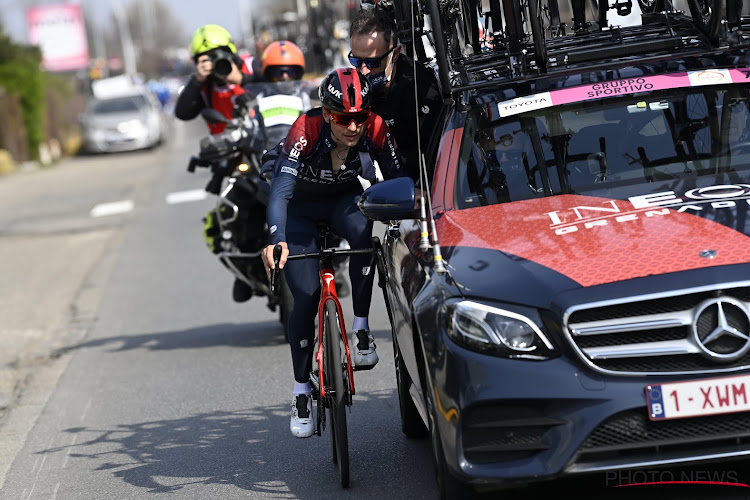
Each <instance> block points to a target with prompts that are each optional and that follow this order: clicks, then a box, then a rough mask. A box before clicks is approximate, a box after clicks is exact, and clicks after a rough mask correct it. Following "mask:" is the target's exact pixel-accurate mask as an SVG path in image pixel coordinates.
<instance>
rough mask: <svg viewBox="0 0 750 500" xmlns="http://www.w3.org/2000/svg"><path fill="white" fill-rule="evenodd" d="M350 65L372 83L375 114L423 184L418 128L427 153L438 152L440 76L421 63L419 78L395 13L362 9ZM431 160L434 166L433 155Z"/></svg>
mask: <svg viewBox="0 0 750 500" xmlns="http://www.w3.org/2000/svg"><path fill="white" fill-rule="evenodd" d="M349 34H350V37H351V52H349V62H350V63H351V64H352V66H354V67H355V68H357V69H358V70H359V71H360V72H362V74H363V75H365V76H367V77H368V78H369V80H370V83H371V84H372V89H373V101H372V111H373V113H376V114H378V115H380V116H381V117H382V118H383V120H385V122H386V124H387V125H388V126H389V127H390V129H391V132H392V134H393V137H394V138H395V140H396V143H398V145H399V149H400V150H401V155H402V158H403V162H404V166H405V168H406V171H407V172H408V174H409V176H410V177H411V178H412V179H414V180H415V182H416V181H419V151H418V148H417V124H419V130H420V135H421V145H422V151H424V152H425V155H427V152H428V151H435V150H436V149H437V148H436V147H431V146H430V144H429V142H430V139H431V137H432V135H433V133H434V132H435V131H436V130H435V126H436V125H437V124H438V123H440V120H439V119H438V118H439V115H440V113H441V109H442V97H441V95H440V89H439V87H438V83H437V80H436V79H435V75H434V74H433V73H432V72H431V71H430V70H428V69H427V68H425V67H424V66H423V65H421V64H417V65H416V73H415V72H414V66H413V62H412V60H411V59H409V58H408V56H406V54H404V53H402V52H401V46H400V45H398V39H397V37H396V24H395V19H394V16H393V14H392V13H388V12H386V11H384V10H382V9H379V8H371V9H367V10H360V11H359V12H357V14H356V15H355V16H354V18H353V19H352V23H351V26H350V28H349ZM415 74H416V80H417V103H418V104H419V119H417V106H416V104H415V102H414V78H415ZM426 160H428V163H427V165H430V163H429V160H430V158H429V155H427V158H426Z"/></svg>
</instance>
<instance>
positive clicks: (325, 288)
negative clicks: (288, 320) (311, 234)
mask: <svg viewBox="0 0 750 500" xmlns="http://www.w3.org/2000/svg"><path fill="white" fill-rule="evenodd" d="M324 260H325V261H328V260H332V259H322V260H321V264H320V273H319V275H320V287H321V290H320V304H318V318H319V320H318V349H317V351H316V352H315V361H316V362H317V363H318V370H319V371H318V373H319V377H320V397H322V398H325V397H326V389H325V387H326V386H325V372H324V370H323V345H324V344H323V343H324V341H325V339H324V338H323V334H324V331H325V324H324V322H323V319H322V318H323V313H324V311H325V308H326V302H328V301H332V302H333V303H334V305H335V306H336V312H337V313H338V321H339V330H341V338H342V340H343V341H344V348H345V350H346V371H347V373H348V375H349V377H348V378H349V393H350V394H351V395H352V396H354V370H353V368H352V362H351V356H350V355H349V341H348V338H347V335H346V326H344V314H343V311H342V310H341V302H339V298H338V295H336V285H335V273H334V270H333V264H332V263H331V262H324ZM331 341H334V342H335V339H331Z"/></svg>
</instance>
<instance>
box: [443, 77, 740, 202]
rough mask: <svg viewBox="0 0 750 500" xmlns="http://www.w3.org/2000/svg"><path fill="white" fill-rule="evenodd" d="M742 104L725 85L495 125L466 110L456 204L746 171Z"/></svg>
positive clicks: (534, 114) (550, 111)
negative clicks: (467, 113)
mask: <svg viewBox="0 0 750 500" xmlns="http://www.w3.org/2000/svg"><path fill="white" fill-rule="evenodd" d="M749 97H750V86H745V85H733V86H731V87H730V86H712V87H701V88H697V89H696V88H680V89H669V90H665V91H654V92H648V93H643V94H639V95H637V96H632V95H631V96H627V97H619V98H613V99H605V100H597V101H585V102H577V103H573V104H569V105H564V106H555V107H549V108H546V109H541V110H536V111H531V112H527V113H524V114H520V115H515V116H512V117H509V118H505V119H502V120H497V121H489V120H488V119H487V118H486V115H487V113H486V112H485V110H481V109H478V110H475V113H474V114H473V115H470V116H469V118H468V120H467V124H466V127H465V135H464V137H465V140H464V144H463V145H462V150H461V160H460V162H459V166H458V169H457V179H456V184H455V206H456V208H459V209H460V208H469V207H475V206H482V205H492V204H496V203H505V202H509V201H518V200H526V199H530V198H536V197H542V196H549V195H555V194H561V193H591V192H594V191H600V190H603V189H604V190H606V189H612V188H615V187H618V186H625V185H633V184H642V183H647V182H654V181H669V180H683V179H690V178H696V177H699V176H706V175H717V174H721V173H731V172H736V171H738V170H746V169H750V123H748V119H750V112H749V111H748V109H749V108H748V106H749V103H748V100H749ZM540 167H541V168H540Z"/></svg>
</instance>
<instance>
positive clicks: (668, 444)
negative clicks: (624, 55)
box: [363, 49, 750, 489]
mask: <svg viewBox="0 0 750 500" xmlns="http://www.w3.org/2000/svg"><path fill="white" fill-rule="evenodd" d="M748 75H750V54H748V53H747V52H746V51H745V50H740V49H737V50H729V49H727V50H724V51H716V52H714V53H711V54H706V53H704V54H701V56H700V57H694V56H692V55H688V56H684V55H683V56H680V55H678V54H675V55H669V56H668V55H664V56H663V57H662V58H661V59H660V60H653V61H650V62H649V63H648V64H638V62H637V58H635V59H633V60H632V62H628V61H625V62H623V61H619V62H618V63H617V64H613V66H612V67H611V68H603V67H598V68H594V69H590V70H589V69H587V70H585V71H584V70H580V71H572V70H571V71H568V72H566V73H565V74H563V75H559V76H555V75H553V74H550V75H545V76H542V77H534V78H528V79H527V80H525V81H524V84H523V85H519V83H518V82H517V81H509V82H507V83H504V82H503V81H502V79H500V80H498V81H497V82H496V83H494V84H492V85H485V86H483V87H478V88H477V89H475V90H472V91H471V92H467V93H464V94H463V98H462V99H457V100H454V101H452V102H450V103H449V111H448V113H447V117H446V119H445V126H444V129H443V132H442V140H441V141H440V149H439V151H438V153H437V160H436V166H435V169H434V176H433V178H432V184H431V196H432V199H431V202H432V206H431V208H432V211H431V213H432V216H433V217H434V219H435V228H436V230H435V233H434V236H437V238H436V239H437V241H438V242H439V244H440V249H441V252H442V257H443V258H444V260H445V261H446V262H447V272H445V273H439V272H437V271H436V270H435V268H434V267H433V252H432V251H430V250H425V249H424V248H423V247H420V241H421V240H420V231H421V227H422V226H421V225H420V223H419V221H417V220H412V219H408V218H405V219H403V220H401V221H400V223H399V224H397V225H391V226H390V227H389V230H388V232H387V234H386V238H385V251H386V260H387V269H388V283H387V294H386V295H387V301H388V303H389V306H390V307H389V312H390V315H391V324H392V327H393V335H394V350H395V358H396V373H397V381H398V383H399V398H400V403H401V416H402V426H403V430H404V432H405V433H406V434H408V435H411V436H417V435H420V434H424V433H426V432H427V433H429V434H430V436H431V438H432V444H433V451H434V453H435V455H436V460H437V464H438V471H439V473H440V474H441V475H442V478H441V481H443V482H448V483H450V484H451V485H452V488H454V489H455V488H461V487H463V486H466V485H467V484H468V485H475V486H476V485H483V486H493V485H494V486H508V485H514V484H518V483H528V482H533V481H538V480H545V479H553V478H555V477H559V476H562V475H566V474H572V473H582V472H595V471H615V470H619V469H633V468H643V467H650V468H652V469H653V468H654V467H661V466H666V465H669V464H682V463H690V462H699V461H704V460H712V459H719V458H731V457H740V456H745V455H750V280H749V279H748V276H750V274H749V273H750V220H749V218H750V217H749V215H750V121H749V120H750V79H748ZM454 96H455V95H454ZM385 187H386V186H382V185H380V186H374V187H373V188H371V190H370V191H369V193H375V194H376V195H377V196H380V195H382V196H386V195H385V194H383V193H384V192H385V191H384V188H385ZM369 193H365V195H364V202H363V205H367V202H368V196H369ZM377 196H375V198H377ZM393 201H394V202H395V201H396V200H393ZM370 208H373V207H370ZM370 215H371V216H373V217H377V216H378V211H377V208H374V209H373V210H372V211H371V212H370ZM388 215H389V217H381V219H383V220H386V219H388V218H394V217H393V213H392V212H391V213H389V214H388ZM404 216H406V215H404ZM441 486H444V484H443V485H441Z"/></svg>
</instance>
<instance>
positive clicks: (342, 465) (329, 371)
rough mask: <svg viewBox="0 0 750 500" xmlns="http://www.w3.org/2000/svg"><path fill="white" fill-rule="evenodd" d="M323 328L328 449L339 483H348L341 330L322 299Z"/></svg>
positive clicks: (335, 315) (331, 307)
mask: <svg viewBox="0 0 750 500" xmlns="http://www.w3.org/2000/svg"><path fill="white" fill-rule="evenodd" d="M323 321H324V331H323V342H324V347H323V354H324V356H325V358H324V360H323V370H324V371H325V383H326V399H327V400H328V411H329V416H330V419H331V451H332V455H333V463H335V464H337V465H338V467H339V476H340V479H341V486H343V487H344V488H348V487H349V435H348V433H347V429H346V403H347V402H348V397H347V389H348V388H347V386H346V384H345V382H346V380H345V377H344V372H345V370H346V367H345V366H344V363H342V361H341V347H342V346H341V338H342V336H341V330H340V328H339V318H338V312H337V309H336V305H335V304H334V303H333V301H328V302H327V303H326V308H325V312H324V318H323Z"/></svg>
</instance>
